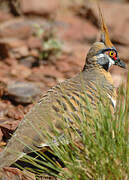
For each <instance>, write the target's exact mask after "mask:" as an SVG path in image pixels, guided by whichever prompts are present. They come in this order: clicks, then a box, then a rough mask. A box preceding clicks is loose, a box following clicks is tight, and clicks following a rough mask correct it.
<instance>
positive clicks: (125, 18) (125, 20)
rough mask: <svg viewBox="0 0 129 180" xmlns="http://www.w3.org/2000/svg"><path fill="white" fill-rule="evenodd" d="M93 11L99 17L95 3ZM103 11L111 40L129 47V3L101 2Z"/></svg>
mask: <svg viewBox="0 0 129 180" xmlns="http://www.w3.org/2000/svg"><path fill="white" fill-rule="evenodd" d="M91 9H92V11H93V12H94V14H96V16H97V17H98V11H97V8H96V4H95V3H92V4H91ZM101 9H102V11H103V16H104V19H105V22H106V24H107V26H108V28H109V32H110V34H111V38H112V39H113V40H114V41H115V42H118V43H122V44H126V45H129V31H128V29H129V3H119V2H111V1H110V2H101Z"/></svg>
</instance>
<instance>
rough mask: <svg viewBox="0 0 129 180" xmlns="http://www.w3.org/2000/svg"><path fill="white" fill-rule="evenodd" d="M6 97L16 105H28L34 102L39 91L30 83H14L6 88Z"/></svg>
mask: <svg viewBox="0 0 129 180" xmlns="http://www.w3.org/2000/svg"><path fill="white" fill-rule="evenodd" d="M7 92H8V96H9V97H10V98H11V99H12V100H13V101H15V102H17V103H23V104H29V103H32V102H34V100H35V98H36V97H37V96H38V95H40V93H41V91H40V90H39V88H38V87H36V86H35V85H34V84H32V83H25V82H15V83H13V84H10V85H8V87H7Z"/></svg>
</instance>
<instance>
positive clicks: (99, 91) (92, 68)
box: [0, 14, 122, 168]
mask: <svg viewBox="0 0 129 180" xmlns="http://www.w3.org/2000/svg"><path fill="white" fill-rule="evenodd" d="M101 18H102V14H101ZM112 46H113V45H112V43H111V41H110V39H109V35H108V31H107V27H106V25H105V23H104V21H103V18H102V42H96V43H94V44H93V45H92V47H91V49H90V50H89V52H88V54H87V58H86V63H85V66H84V68H83V71H82V72H80V73H79V74H77V75H76V76H75V77H73V78H71V79H69V80H66V81H64V82H62V83H60V84H58V85H57V86H55V87H53V88H51V89H50V90H48V92H47V93H46V94H45V95H44V96H43V97H42V99H41V100H40V101H39V102H38V103H37V104H36V105H35V106H34V107H33V108H32V109H31V110H30V112H29V113H28V114H27V115H26V116H25V118H24V119H23V120H22V122H21V123H20V124H19V126H18V128H17V130H16V132H15V133H14V135H13V136H12V138H11V139H10V141H9V143H8V145H7V147H6V148H5V150H4V151H3V152H2V153H1V154H0V168H3V167H5V166H10V165H11V164H13V163H14V162H15V161H16V160H18V159H19V158H20V157H21V156H23V153H29V152H30V151H32V149H35V150H38V149H43V148H44V147H45V146H49V142H48V141H47V137H46V134H45V132H46V130H47V132H48V134H51V136H53V141H54V140H55V137H54V133H53V129H52V128H51V126H50V124H49V121H51V122H52V125H53V126H54V127H55V128H56V129H57V131H58V132H59V133H60V137H61V136H62V135H63V128H62V124H64V126H66V128H70V127H72V126H75V128H76V129H77V130H79V127H78V126H76V123H75V122H73V121H72V119H73V117H74V118H78V119H79V120H80V123H81V121H82V114H81V113H80V111H81V110H82V109H83V111H84V112H85V116H86V120H87V121H88V120H89V122H90V123H92V122H93V120H92V117H91V116H90V114H89V105H88V104H87V100H86V99H88V102H90V104H91V106H92V108H93V112H94V113H96V114H97V113H98V112H97V104H98V103H99V101H100V97H101V96H102V97H103V98H101V100H102V103H103V105H106V103H107V101H108V102H109V103H110V105H111V107H113V106H114V105H113V103H112V98H113V99H114V100H115V99H116V93H115V89H114V86H113V81H112V78H111V75H110V73H109V72H108V71H107V69H105V67H106V68H107V67H108V66H109V61H110V59H111V57H109V56H108V55H107V54H106V53H105V52H108V51H111V50H112V48H113V47H112ZM109 48H110V49H109ZM114 51H116V50H114ZM112 61H113V60H112ZM101 62H102V63H101ZM114 63H116V62H114ZM121 66H122V65H121ZM105 102H106V103H105ZM66 122H67V123H66Z"/></svg>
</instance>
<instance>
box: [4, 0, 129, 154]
mask: <svg viewBox="0 0 129 180" xmlns="http://www.w3.org/2000/svg"><path fill="white" fill-rule="evenodd" d="M100 6H101V8H102V12H103V15H104V19H105V22H106V24H107V26H108V28H109V32H110V37H111V40H112V42H113V43H114V45H115V47H116V48H117V49H118V51H119V56H120V58H121V59H122V60H123V61H125V62H126V64H127V65H128V64H129V1H128V0H114V1H113V0H112V1H111V0H109V1H106V0H105V1H101V2H100ZM98 37H99V16H98V10H97V6H96V3H95V1H93V0H92V1H90V0H0V150H1V151H2V148H3V146H4V145H6V142H7V140H8V139H9V138H10V134H11V133H13V132H14V130H15V129H16V127H17V125H18V123H19V122H20V120H21V119H22V118H23V116H24V114H26V113H27V112H28V111H29V109H30V108H31V107H32V106H33V104H34V103H35V102H36V101H37V100H38V99H39V98H40V97H41V96H42V95H41V93H42V92H43V93H44V92H45V91H46V90H48V89H49V88H50V87H52V86H54V85H55V84H56V83H58V82H61V81H63V80H65V79H67V78H70V77H73V76H74V75H75V74H76V73H78V72H79V71H81V69H82V68H83V65H84V63H85V58H86V54H87V52H88V50H89V48H90V46H91V44H92V43H93V42H95V41H96V39H97V38H98ZM111 73H112V77H113V79H114V83H115V87H116V88H118V87H119V86H120V85H121V84H122V83H124V85H126V80H127V69H126V70H123V69H121V68H119V67H117V68H116V67H115V69H114V68H112V69H111Z"/></svg>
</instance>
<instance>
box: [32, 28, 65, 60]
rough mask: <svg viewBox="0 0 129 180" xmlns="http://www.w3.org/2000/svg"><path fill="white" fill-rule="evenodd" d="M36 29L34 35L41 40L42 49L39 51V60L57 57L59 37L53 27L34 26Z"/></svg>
mask: <svg viewBox="0 0 129 180" xmlns="http://www.w3.org/2000/svg"><path fill="white" fill-rule="evenodd" d="M35 27H36V29H37V32H36V36H38V37H39V38H40V39H41V40H42V49H41V51H40V55H39V58H40V60H48V59H49V60H51V59H52V58H56V59H57V58H59V56H60V54H61V51H62V46H61V42H60V40H59V38H58V37H57V35H56V33H55V29H54V28H52V29H50V28H49V29H46V30H45V29H43V28H41V27H40V26H37V25H36V26H35Z"/></svg>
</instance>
